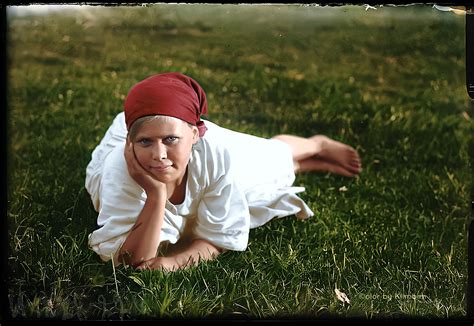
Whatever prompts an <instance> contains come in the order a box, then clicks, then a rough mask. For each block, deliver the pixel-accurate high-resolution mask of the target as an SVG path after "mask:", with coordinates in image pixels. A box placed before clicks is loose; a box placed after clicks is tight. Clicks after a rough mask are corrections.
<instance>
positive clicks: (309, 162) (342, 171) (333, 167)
mask: <svg viewBox="0 0 474 326" xmlns="http://www.w3.org/2000/svg"><path fill="white" fill-rule="evenodd" d="M310 171H319V172H330V173H335V174H339V175H342V176H346V177H355V176H356V175H358V174H359V173H360V171H361V170H360V169H359V170H357V171H355V170H348V169H346V168H344V167H342V166H341V165H339V164H337V163H334V162H331V161H326V160H323V159H318V158H315V157H311V158H307V159H304V160H302V161H299V162H296V163H295V172H310Z"/></svg>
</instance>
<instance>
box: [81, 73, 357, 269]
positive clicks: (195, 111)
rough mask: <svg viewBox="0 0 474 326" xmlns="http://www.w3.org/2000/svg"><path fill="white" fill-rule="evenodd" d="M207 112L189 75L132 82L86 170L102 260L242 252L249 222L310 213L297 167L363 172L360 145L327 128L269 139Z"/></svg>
mask: <svg viewBox="0 0 474 326" xmlns="http://www.w3.org/2000/svg"><path fill="white" fill-rule="evenodd" d="M206 113H207V101H206V95H205V93H204V91H203V89H202V88H201V86H200V85H199V84H198V83H197V82H196V81H195V80H193V79H192V78H190V77H188V76H186V75H183V74H180V73H174V72H172V73H163V74H158V75H154V76H151V77H149V78H147V79H145V80H143V81H141V82H139V83H138V84H136V85H135V86H134V87H132V89H131V90H130V92H129V94H128V95H127V98H126V100H125V103H124V112H121V113H119V114H118V115H117V116H116V118H115V119H114V121H113V123H112V125H111V126H110V127H109V129H108V130H107V132H106V134H105V136H104V138H103V139H102V140H101V142H100V144H99V145H98V146H97V147H96V148H95V150H94V151H93V153H92V160H91V161H90V163H89V164H88V166H87V170H86V181H85V185H86V189H87V191H88V192H89V194H90V195H91V199H92V202H93V204H94V208H95V209H96V210H97V212H98V213H99V216H98V220H97V224H98V225H99V226H100V228H99V229H97V230H95V231H94V232H92V233H91V234H90V235H89V246H90V247H91V248H92V250H94V251H95V252H96V253H97V254H99V255H100V257H101V258H102V259H103V260H104V261H107V260H109V259H113V262H114V263H115V264H116V265H118V264H120V263H123V264H125V265H131V266H133V267H135V268H138V269H144V268H146V269H163V270H176V269H180V268H184V267H186V266H189V265H190V264H197V263H198V262H199V260H201V259H202V260H209V259H213V258H215V257H216V256H217V255H219V254H220V253H222V252H223V251H226V250H235V251H244V250H245V249H246V247H247V242H248V236H249V230H250V229H251V228H256V227H258V226H261V225H263V224H265V223H267V222H268V221H270V220H271V219H273V218H276V217H284V216H289V215H296V217H297V218H300V219H306V218H308V217H310V216H312V215H313V212H312V211H311V209H310V208H309V207H308V206H307V205H306V204H305V203H304V202H303V200H302V199H300V198H299V197H298V196H297V195H296V194H297V193H299V192H302V191H304V188H302V187H293V186H292V184H293V182H294V180H295V173H297V172H303V171H328V172H332V173H337V174H340V175H343V176H347V177H353V176H356V175H358V174H359V173H360V171H361V161H360V158H359V155H358V153H357V151H356V150H355V149H353V148H352V147H350V146H348V145H345V144H342V143H340V142H337V141H334V140H332V139H330V138H328V137H326V136H322V135H316V136H313V137H310V138H301V137H296V136H292V135H277V136H275V137H273V138H271V139H264V138H259V137H256V136H252V135H248V134H243V133H239V132H235V131H232V130H229V129H225V128H222V127H220V126H218V125H216V124H214V123H212V122H210V121H207V120H206V121H202V120H201V115H205V114H206Z"/></svg>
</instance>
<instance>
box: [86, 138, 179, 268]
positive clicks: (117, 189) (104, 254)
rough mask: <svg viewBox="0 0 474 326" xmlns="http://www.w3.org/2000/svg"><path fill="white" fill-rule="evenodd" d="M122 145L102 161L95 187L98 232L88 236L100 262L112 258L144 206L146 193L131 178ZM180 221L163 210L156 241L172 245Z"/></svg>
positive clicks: (177, 235) (176, 237) (176, 235)
mask: <svg viewBox="0 0 474 326" xmlns="http://www.w3.org/2000/svg"><path fill="white" fill-rule="evenodd" d="M123 150H124V145H123V144H121V145H119V146H117V147H116V148H114V149H113V151H112V152H111V153H110V155H109V156H108V157H107V159H106V160H105V161H104V167H103V173H102V176H101V181H100V187H99V201H100V205H98V206H99V215H98V217H97V224H98V226H99V229H97V230H95V231H94V232H92V233H91V234H90V235H89V247H90V248H91V249H92V250H93V251H94V252H96V253H97V254H98V255H99V256H100V258H101V259H102V260H104V261H108V260H110V259H111V257H112V256H115V255H116V253H117V252H118V250H119V249H120V248H121V246H122V244H123V243H124V242H125V239H126V238H127V236H128V234H129V232H130V230H131V228H132V227H133V225H134V224H135V221H136V220H137V217H138V215H139V214H140V212H141V210H142V209H143V206H144V205H145V200H146V193H145V192H144V191H143V189H142V188H141V187H140V186H139V185H138V184H137V183H136V182H135V181H134V180H133V179H132V178H131V176H130V175H129V173H128V170H127V167H126V162H125V158H124V155H123ZM182 227H183V218H182V217H181V216H178V215H174V214H172V213H171V212H169V211H168V210H166V209H165V214H164V221H163V226H162V229H161V234H160V242H163V241H169V242H171V243H176V241H177V240H178V239H179V234H180V230H181V229H182Z"/></svg>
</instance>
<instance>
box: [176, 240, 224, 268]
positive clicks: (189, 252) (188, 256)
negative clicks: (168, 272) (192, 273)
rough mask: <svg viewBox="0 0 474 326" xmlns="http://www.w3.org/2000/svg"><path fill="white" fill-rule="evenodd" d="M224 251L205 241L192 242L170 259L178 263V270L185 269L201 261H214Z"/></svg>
mask: <svg viewBox="0 0 474 326" xmlns="http://www.w3.org/2000/svg"><path fill="white" fill-rule="evenodd" d="M221 252H222V250H221V249H220V248H218V247H216V246H214V245H213V244H211V243H210V242H208V241H206V240H203V239H196V240H194V241H192V242H191V243H190V244H189V246H187V247H186V248H184V249H183V250H181V251H179V252H177V253H175V254H173V255H172V256H170V257H169V258H172V259H174V260H175V261H176V267H177V268H185V267H187V266H190V265H196V264H197V263H198V262H199V261H200V260H212V259H214V258H215V257H217V256H218V255H219V254H220V253H221Z"/></svg>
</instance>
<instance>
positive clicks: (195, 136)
mask: <svg viewBox="0 0 474 326" xmlns="http://www.w3.org/2000/svg"><path fill="white" fill-rule="evenodd" d="M198 140H199V129H198V128H197V127H195V126H193V145H194V144H196V143H197V142H198Z"/></svg>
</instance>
